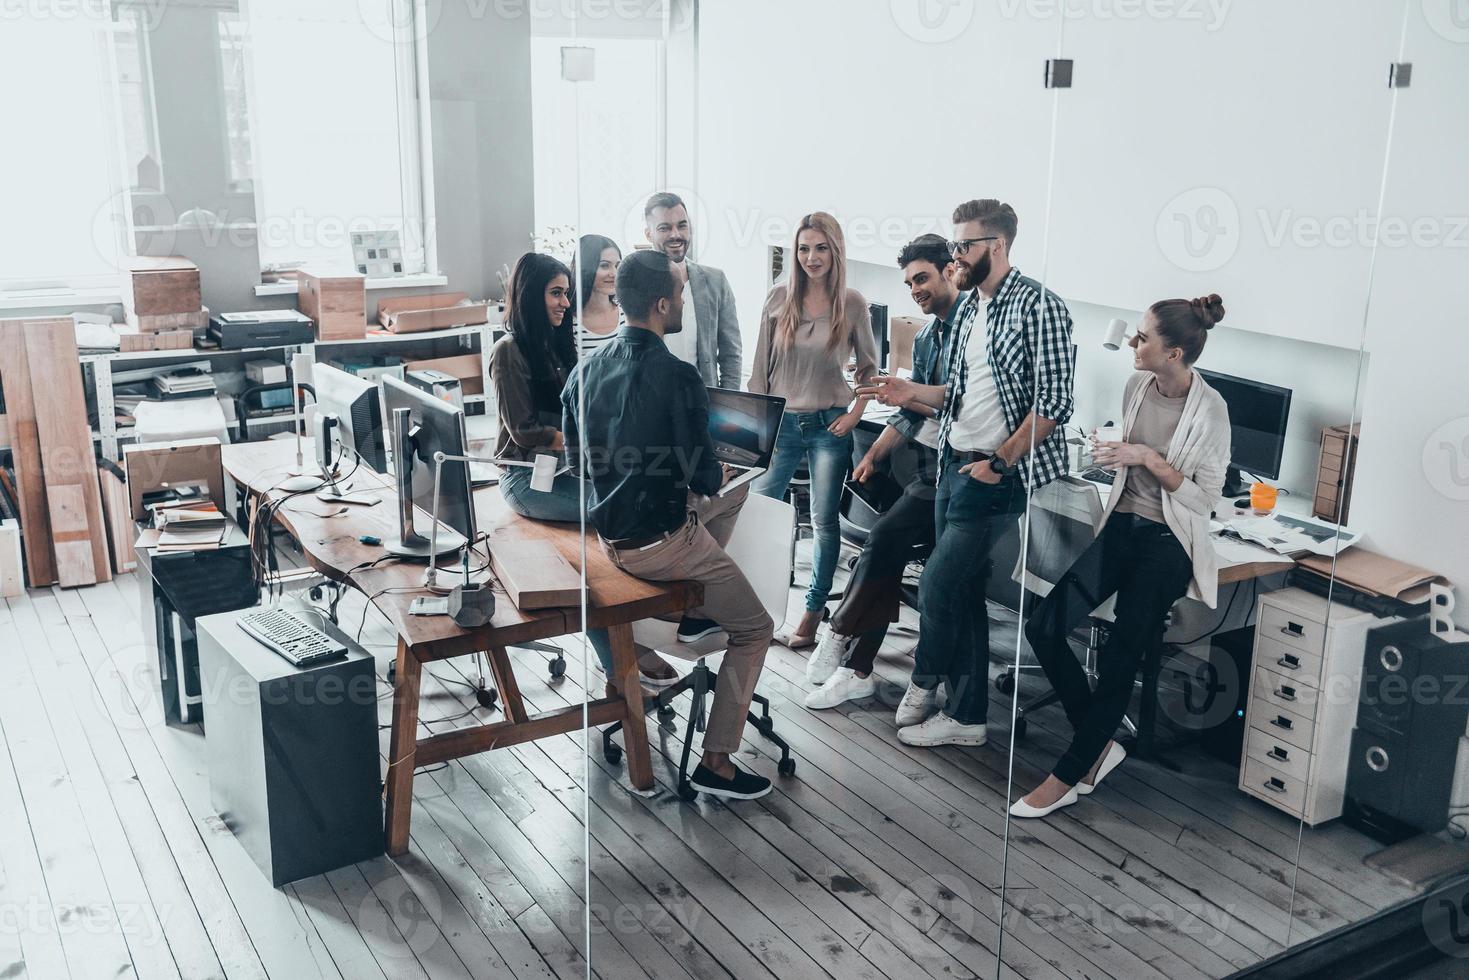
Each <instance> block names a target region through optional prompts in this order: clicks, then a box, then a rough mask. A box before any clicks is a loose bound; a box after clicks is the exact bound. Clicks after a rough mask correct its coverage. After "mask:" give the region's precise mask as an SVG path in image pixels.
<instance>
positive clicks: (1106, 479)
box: [1081, 466, 1117, 487]
mask: <svg viewBox="0 0 1469 980" xmlns="http://www.w3.org/2000/svg"><path fill="white" fill-rule="evenodd" d="M1081 478H1082V479H1083V480H1090V481H1092V482H1093V483H1105V484H1107V486H1109V487H1110V486H1111V485H1112V482H1113V481H1114V480H1116V479H1117V474H1116V473H1113V472H1112V471H1111V470H1104V469H1102V468H1101V467H1100V466H1093V467H1092V468H1091V469H1089V470H1087V471H1085V472H1084V473H1082V474H1081Z"/></svg>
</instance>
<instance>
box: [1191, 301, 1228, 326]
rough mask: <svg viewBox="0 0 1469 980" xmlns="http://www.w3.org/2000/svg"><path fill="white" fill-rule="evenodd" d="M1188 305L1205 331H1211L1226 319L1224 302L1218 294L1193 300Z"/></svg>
mask: <svg viewBox="0 0 1469 980" xmlns="http://www.w3.org/2000/svg"><path fill="white" fill-rule="evenodd" d="M1188 305H1189V309H1191V310H1193V311H1194V316H1196V317H1198V318H1199V323H1200V324H1201V325H1202V326H1203V328H1204V329H1205V330H1209V329H1211V328H1212V327H1213V326H1214V324H1216V323H1218V322H1219V321H1220V320H1223V319H1224V300H1222V299H1220V298H1219V294H1218V293H1210V294H1209V295H1208V296H1200V297H1198V298H1197V299H1191V300H1189V301H1188Z"/></svg>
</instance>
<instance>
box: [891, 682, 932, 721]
mask: <svg viewBox="0 0 1469 980" xmlns="http://www.w3.org/2000/svg"><path fill="white" fill-rule="evenodd" d="M938 699H939V692H938V688H934V689H933V690H932V691H925V690H924V689H923V688H921V687H919V686H918V685H917V684H914V683H913V682H912V681H909V682H908V690H906V691H904V692H903V700H902V701H900V702H898V716H897V718H896V721H897V723H898V727H899V728H907V727H908V726H909V725H916V724H918V723H919V722H920V721H922V720H923V719H925V718H927V717H928V715H929V713H930V712H931V711H933V706H934V705H935V704H937V703H938Z"/></svg>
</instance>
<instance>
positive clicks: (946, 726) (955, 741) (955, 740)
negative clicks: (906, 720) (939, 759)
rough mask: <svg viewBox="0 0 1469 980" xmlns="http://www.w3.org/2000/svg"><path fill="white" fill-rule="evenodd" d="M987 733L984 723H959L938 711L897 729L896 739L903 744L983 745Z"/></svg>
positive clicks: (924, 745)
mask: <svg viewBox="0 0 1469 980" xmlns="http://www.w3.org/2000/svg"><path fill="white" fill-rule="evenodd" d="M986 735H987V728H986V726H984V725H961V724H959V723H958V722H957V721H955V720H954V719H952V718H950V717H949V716H948V715H946V714H944V713H942V712H940V713H939V714H936V715H933V716H932V717H930V718H929V719H928V720H927V721H924V722H922V723H920V724H917V725H909V726H908V727H907V728H900V729H898V741H900V742H902V743H903V744H904V745H918V746H923V747H929V746H933V745H983V744H984V743H985V738H986Z"/></svg>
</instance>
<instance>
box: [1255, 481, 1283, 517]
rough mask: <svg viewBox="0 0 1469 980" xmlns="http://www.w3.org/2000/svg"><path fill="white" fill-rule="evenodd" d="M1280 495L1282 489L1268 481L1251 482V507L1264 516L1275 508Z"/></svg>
mask: <svg viewBox="0 0 1469 980" xmlns="http://www.w3.org/2000/svg"><path fill="white" fill-rule="evenodd" d="M1279 495H1280V491H1279V490H1277V489H1275V488H1274V487H1272V486H1271V485H1270V484H1268V483H1252V484H1250V509H1251V510H1253V511H1254V512H1255V513H1256V514H1260V515H1261V516H1264V515H1265V514H1268V513H1270V512H1271V511H1272V510H1274V509H1275V501H1276V498H1277V497H1279Z"/></svg>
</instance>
